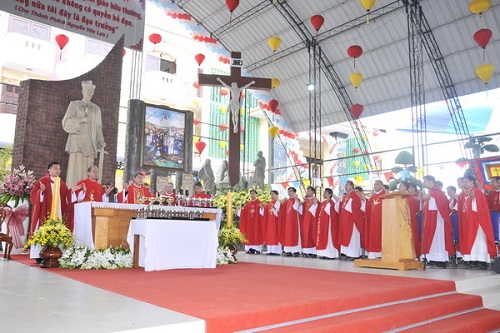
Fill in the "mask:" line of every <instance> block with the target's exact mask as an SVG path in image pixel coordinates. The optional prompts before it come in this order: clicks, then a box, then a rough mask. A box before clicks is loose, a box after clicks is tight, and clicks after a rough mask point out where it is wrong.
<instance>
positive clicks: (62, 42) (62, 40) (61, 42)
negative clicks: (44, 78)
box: [56, 34, 69, 60]
mask: <svg viewBox="0 0 500 333" xmlns="http://www.w3.org/2000/svg"><path fill="white" fill-rule="evenodd" d="M68 42H69V38H68V36H66V35H65V34H59V35H57V36H56V43H57V45H58V46H59V49H60V50H61V53H59V60H61V58H62V50H63V49H64V47H65V46H66V44H68Z"/></svg>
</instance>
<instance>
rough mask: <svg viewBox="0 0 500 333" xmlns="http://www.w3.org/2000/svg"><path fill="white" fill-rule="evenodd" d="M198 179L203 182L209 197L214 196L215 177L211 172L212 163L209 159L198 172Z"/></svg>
mask: <svg viewBox="0 0 500 333" xmlns="http://www.w3.org/2000/svg"><path fill="white" fill-rule="evenodd" d="M198 178H199V179H200V180H201V181H202V182H203V187H204V188H205V190H206V191H207V192H210V195H213V194H215V177H214V171H213V170H212V161H210V159H209V158H207V159H206V160H205V163H203V165H202V167H201V169H200V171H198Z"/></svg>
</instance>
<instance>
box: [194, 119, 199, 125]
mask: <svg viewBox="0 0 500 333" xmlns="http://www.w3.org/2000/svg"><path fill="white" fill-rule="evenodd" d="M200 123H201V119H200V118H193V125H199V124H200Z"/></svg>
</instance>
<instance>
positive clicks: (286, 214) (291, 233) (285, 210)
mask: <svg viewBox="0 0 500 333" xmlns="http://www.w3.org/2000/svg"><path fill="white" fill-rule="evenodd" d="M294 204H295V198H289V199H287V200H286V201H285V202H283V203H282V204H281V208H280V212H279V215H278V225H279V240H280V243H281V245H283V246H297V245H299V227H300V214H299V212H298V211H296V210H295V209H294V208H293V205H294Z"/></svg>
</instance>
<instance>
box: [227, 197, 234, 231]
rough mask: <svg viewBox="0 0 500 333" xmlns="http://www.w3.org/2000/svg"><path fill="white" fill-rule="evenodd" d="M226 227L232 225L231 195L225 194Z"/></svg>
mask: <svg viewBox="0 0 500 333" xmlns="http://www.w3.org/2000/svg"><path fill="white" fill-rule="evenodd" d="M227 225H233V193H231V191H229V192H227Z"/></svg>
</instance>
